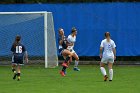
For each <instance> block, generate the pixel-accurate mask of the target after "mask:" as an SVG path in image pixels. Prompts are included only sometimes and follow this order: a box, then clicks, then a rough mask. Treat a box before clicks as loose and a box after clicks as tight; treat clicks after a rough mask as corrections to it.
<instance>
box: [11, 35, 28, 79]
mask: <svg viewBox="0 0 140 93" xmlns="http://www.w3.org/2000/svg"><path fill="white" fill-rule="evenodd" d="M20 40H21V37H20V36H18V35H17V36H16V38H15V41H14V43H13V45H12V47H11V51H12V54H13V56H12V71H13V73H14V76H13V79H14V80H15V79H16V77H17V80H18V81H19V80H20V75H21V70H20V66H21V65H23V64H24V63H23V60H24V57H25V60H26V62H27V63H28V54H27V51H26V49H25V47H24V45H23V44H21V43H20Z"/></svg>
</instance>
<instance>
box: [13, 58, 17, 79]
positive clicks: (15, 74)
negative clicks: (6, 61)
mask: <svg viewBox="0 0 140 93" xmlns="http://www.w3.org/2000/svg"><path fill="white" fill-rule="evenodd" d="M16 62H17V61H16V59H15V58H14V56H13V57H12V72H13V74H14V75H13V79H14V80H15V79H16V76H17V71H16V65H17V63H16Z"/></svg>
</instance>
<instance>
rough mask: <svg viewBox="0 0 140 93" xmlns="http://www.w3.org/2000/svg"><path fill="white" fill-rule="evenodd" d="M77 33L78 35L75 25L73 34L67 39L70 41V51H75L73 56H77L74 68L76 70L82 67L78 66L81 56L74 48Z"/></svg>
mask: <svg viewBox="0 0 140 93" xmlns="http://www.w3.org/2000/svg"><path fill="white" fill-rule="evenodd" d="M76 35H77V30H76V28H75V27H73V28H72V30H71V34H70V35H69V36H68V38H67V41H68V43H69V45H68V47H67V49H68V50H69V51H71V53H73V57H74V58H75V65H74V68H73V70H74V71H80V69H79V68H78V63H79V57H78V55H77V54H76V52H75V51H74V49H73V48H74V44H75V42H76Z"/></svg>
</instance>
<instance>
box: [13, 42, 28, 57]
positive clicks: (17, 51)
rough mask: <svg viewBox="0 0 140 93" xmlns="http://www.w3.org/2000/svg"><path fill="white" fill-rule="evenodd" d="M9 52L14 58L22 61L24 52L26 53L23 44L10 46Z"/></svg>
mask: <svg viewBox="0 0 140 93" xmlns="http://www.w3.org/2000/svg"><path fill="white" fill-rule="evenodd" d="M11 51H12V52H13V55H14V57H15V58H18V59H23V56H24V52H25V51H26V49H25V47H24V45H23V44H21V43H18V44H16V45H14V44H13V45H12V47H11Z"/></svg>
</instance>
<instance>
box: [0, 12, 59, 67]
mask: <svg viewBox="0 0 140 93" xmlns="http://www.w3.org/2000/svg"><path fill="white" fill-rule="evenodd" d="M0 20H1V23H0V31H1V32H0V35H3V37H5V34H7V35H6V36H7V37H8V36H9V37H8V38H9V39H10V41H8V42H9V43H10V42H13V40H14V38H13V37H15V36H16V35H17V34H18V35H21V37H23V41H25V42H24V44H25V47H26V46H27V51H28V52H29V56H30V54H31V57H34V59H35V60H40V58H42V57H44V61H45V68H54V67H56V66H58V57H57V47H56V39H55V31H54V23H53V15H52V12H46V11H39V12H0ZM43 21H44V22H43ZM11 28H14V29H11ZM39 30H40V31H39ZM42 30H44V32H41V31H42ZM27 33H28V34H27ZM42 34H44V36H42ZM42 37H44V38H42ZM0 39H3V38H2V37H1V38H0ZM26 39H27V40H26ZM29 39H31V41H29ZM43 39H44V40H43ZM30 44H31V45H32V47H33V48H30V46H29V45H30ZM7 45H8V44H7ZM5 46H6V45H5ZM0 47H1V46H0ZM9 47H10V46H9V45H8V47H7V49H8V48H9ZM40 47H41V48H40ZM28 48H29V50H28ZM43 48H44V49H43ZM5 50H6V49H5ZM3 51H4V50H3ZM5 55H9V52H3V53H0V56H5ZM42 59H43V58H42ZM29 60H30V59H29Z"/></svg>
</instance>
